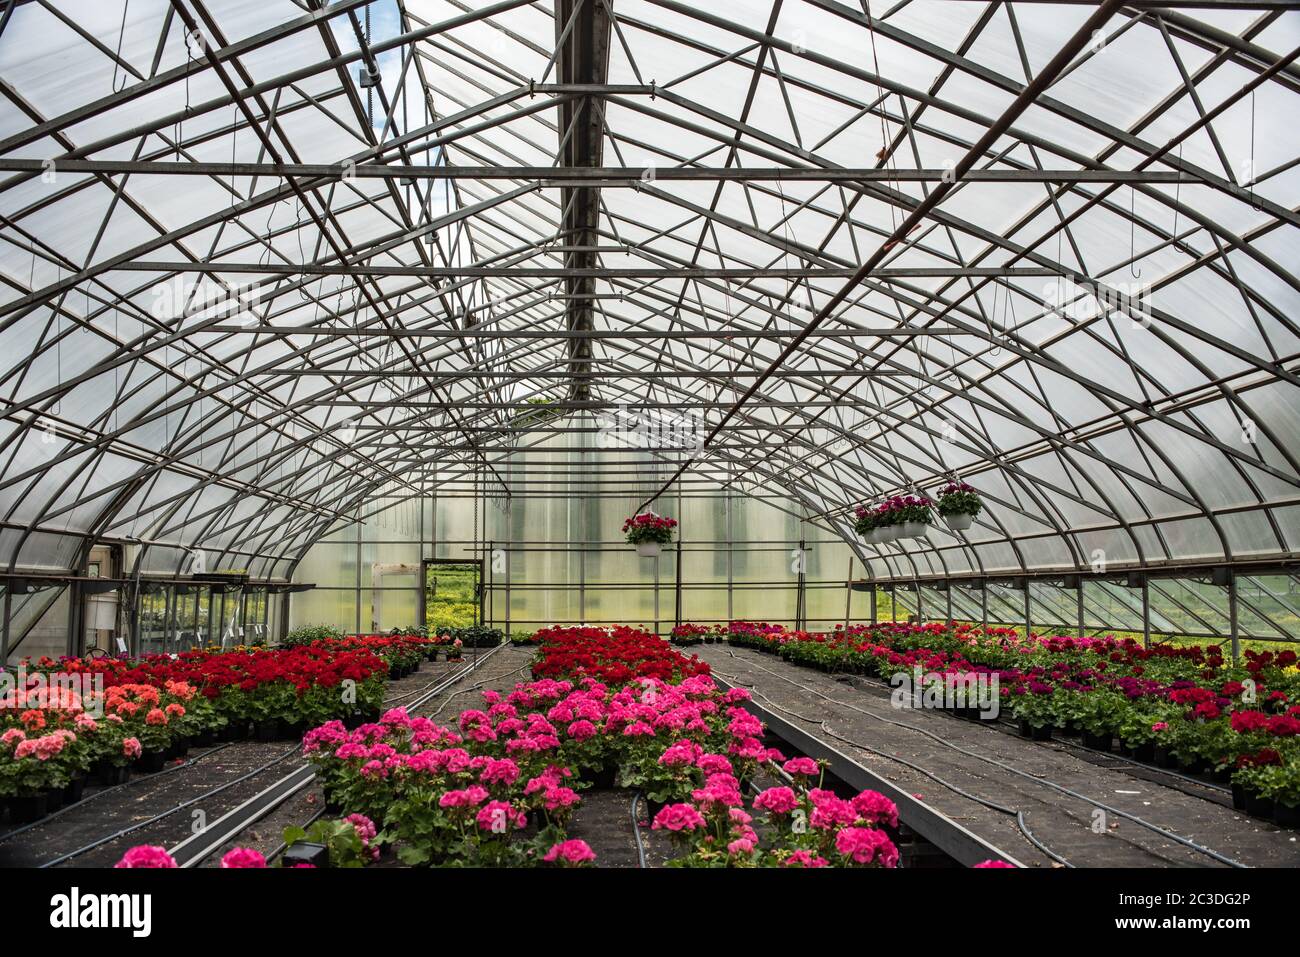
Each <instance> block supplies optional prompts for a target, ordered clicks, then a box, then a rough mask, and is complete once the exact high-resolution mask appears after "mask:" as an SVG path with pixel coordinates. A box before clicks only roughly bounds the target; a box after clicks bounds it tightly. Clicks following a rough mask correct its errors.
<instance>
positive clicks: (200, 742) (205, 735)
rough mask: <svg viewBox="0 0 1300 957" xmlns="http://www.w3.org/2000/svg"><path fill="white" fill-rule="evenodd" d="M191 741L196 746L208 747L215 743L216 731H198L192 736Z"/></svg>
mask: <svg viewBox="0 0 1300 957" xmlns="http://www.w3.org/2000/svg"><path fill="white" fill-rule="evenodd" d="M193 743H194V747H196V748H210V747H212V746H213V745H214V744H216V743H217V732H215V731H211V730H209V731H200V732H199V733H198V734H196V735H195V736H194V741H193Z"/></svg>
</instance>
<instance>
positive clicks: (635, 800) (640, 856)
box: [632, 791, 649, 870]
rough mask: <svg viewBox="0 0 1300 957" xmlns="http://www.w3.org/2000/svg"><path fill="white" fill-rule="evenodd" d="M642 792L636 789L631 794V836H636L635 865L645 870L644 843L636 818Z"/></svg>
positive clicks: (646, 865)
mask: <svg viewBox="0 0 1300 957" xmlns="http://www.w3.org/2000/svg"><path fill="white" fill-rule="evenodd" d="M641 798H642V794H641V792H640V791H637V792H636V793H635V794H633V795H632V836H633V837H635V838H636V859H637V866H639V867H640V868H641V869H642V870H645V869H646V868H647V867H648V866H649V865H648V864H646V862H645V843H644V842H643V841H642V840H641V824H640V821H639V820H638V818H639V816H640V815H638V814H637V807H638V806H639V805H640V803H641Z"/></svg>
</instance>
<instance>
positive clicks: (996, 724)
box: [733, 655, 1232, 794]
mask: <svg viewBox="0 0 1300 957" xmlns="http://www.w3.org/2000/svg"><path fill="white" fill-rule="evenodd" d="M733 657H734V655H733ZM854 677H855V678H857V679H858V680H860V681H867V682H870V683H871V684H873V685H875V686H877V687H879V688H882V689H883V688H888V687H889V684H888V683H887V682H885V681H882V680H881V679H879V678H876V677H873V676H870V675H854ZM980 726H981V727H988V728H990V730H998V731H1002V732H1004V733H1006V734H1010V735H1013V736H1016V737H1019V735H1018V733H1017V732H1016V731H1015V730H1014V729H1015V725H1013V724H1012V723H1011V722H1009V721H1006V720H1003V719H998V720H997V721H981V722H980ZM1052 740H1053V742H1055V743H1056V744H1059V745H1061V746H1062V747H1066V748H1074V749H1076V750H1078V751H1086V752H1088V753H1089V754H1096V755H1101V756H1105V757H1107V758H1109V759H1111V760H1113V761H1123V762H1124V763H1125V764H1130V765H1132V766H1133V767H1135V768H1141V769H1142V770H1144V771H1154V772H1156V773H1158V774H1163V775H1165V776H1167V777H1170V778H1175V779H1177V780H1179V781H1185V782H1186V783H1188V784H1192V785H1195V786H1196V787H1199V788H1204V789H1205V790H1207V791H1218V792H1220V793H1221V794H1230V793H1232V789H1231V788H1228V787H1225V786H1224V785H1222V784H1218V783H1216V782H1214V781H1202V780H1201V779H1199V778H1194V777H1191V776H1190V775H1186V774H1183V773H1181V772H1179V771H1175V770H1173V769H1172V768H1162V767H1160V765H1158V764H1150V763H1148V762H1146V761H1138V760H1137V759H1135V758H1130V757H1126V756H1125V755H1122V754H1116V753H1115V752H1114V751H1102V750H1101V749H1100V748H1090V747H1088V745H1086V744H1083V743H1082V742H1080V741H1068V740H1066V739H1064V738H1053V739H1052ZM1183 793H1184V794H1186V793H1187V792H1185V791H1184V792H1183Z"/></svg>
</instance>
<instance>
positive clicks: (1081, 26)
mask: <svg viewBox="0 0 1300 957" xmlns="http://www.w3.org/2000/svg"><path fill="white" fill-rule="evenodd" d="M110 6H113V5H105V4H102V3H90V2H88V0H86V2H79V3H72V4H59V5H58V6H57V8H56V7H55V6H54V5H47V4H44V3H34V2H16V3H13V4H9V5H7V6H6V8H5V13H4V19H3V21H2V23H0V97H2V98H3V101H4V103H5V106H4V109H3V112H0V116H3V123H2V124H0V403H3V406H2V408H0V562H3V563H4V566H5V569H6V570H7V571H9V572H15V571H19V570H30V569H54V570H71V569H74V568H76V567H79V564H80V562H81V561H83V560H84V557H85V554H86V551H87V549H88V547H89V545H90V543H92V542H94V541H98V540H103V539H132V540H138V541H140V542H142V543H145V544H147V545H149V546H150V547H149V548H148V549H147V550H146V557H145V558H144V559H143V561H144V563H145V565H146V566H147V568H148V569H149V570H152V571H159V572H171V571H177V570H179V569H180V568H181V567H183V563H184V562H185V561H186V556H187V554H188V550H189V549H193V548H203V549H207V550H210V551H212V552H215V553H218V554H219V555H220V559H219V560H220V561H221V562H222V563H227V564H229V563H233V564H237V565H239V566H241V567H248V568H249V569H250V571H251V572H252V573H253V574H254V575H255V576H259V577H268V578H275V577H284V576H286V575H288V574H289V573H290V572H291V569H292V567H293V565H294V563H295V562H296V561H297V560H298V559H299V558H300V557H301V555H302V554H303V553H304V552H305V551H306V549H307V548H309V547H310V546H311V544H312V543H313V542H315V541H317V540H318V539H319V538H320V537H321V536H323V535H325V534H326V533H328V532H329V531H330V530H331V529H332V528H335V527H337V525H338V523H339V522H341V521H348V520H350V519H351V518H352V517H354V516H355V515H356V514H357V510H358V509H362V510H364V509H365V508H366V507H367V503H370V502H372V501H374V500H375V499H377V498H378V497H380V496H397V497H402V496H421V495H425V494H429V493H431V492H432V491H434V490H435V489H440V488H442V489H447V488H451V489H456V488H463V487H464V485H465V481H466V479H465V476H466V475H468V474H471V473H472V474H473V475H475V476H476V480H477V481H481V482H482V484H483V487H484V490H485V491H486V492H491V493H508V494H511V495H514V496H516V497H520V498H526V497H527V496H528V495H529V494H531V493H532V492H534V491H537V490H538V489H540V488H541V486H530V483H529V481H528V479H527V477H524V478H522V479H521V478H520V476H519V475H518V473H517V472H516V471H513V470H511V469H509V468H507V467H506V463H507V462H508V461H509V460H510V456H511V454H512V453H513V452H514V450H516V449H517V448H519V447H520V446H521V445H522V446H523V447H524V448H528V447H529V446H530V445H531V444H532V443H533V442H534V441H535V440H540V439H542V438H544V437H546V436H547V435H550V434H554V433H555V432H566V431H567V432H570V433H572V434H574V435H580V434H582V432H583V431H587V430H590V429H592V428H594V427H595V426H594V424H593V423H594V419H593V418H592V417H593V416H596V415H599V414H600V413H602V412H607V411H608V410H609V409H611V408H613V407H615V406H618V405H626V406H628V407H629V408H634V409H638V410H643V411H649V410H662V411H665V412H671V413H673V414H690V415H695V416H698V419H699V421H700V422H701V423H702V424H703V427H704V428H705V430H706V431H707V433H708V435H709V441H708V443H706V446H705V448H704V449H703V450H702V452H701V453H700V454H699V455H697V456H694V457H686V458H681V459H679V458H678V457H675V456H670V455H665V456H664V460H665V469H666V470H665V472H664V473H663V474H664V477H666V478H667V479H668V481H667V482H664V483H662V484H658V485H655V486H654V488H657V489H659V490H660V491H661V492H662V491H666V490H668V489H669V488H670V486H671V485H672V482H673V481H683V482H701V483H707V484H710V485H714V486H717V485H722V486H728V487H732V486H737V483H738V481H739V479H740V478H742V477H743V478H745V479H746V480H747V481H746V482H745V483H743V487H744V488H755V489H764V490H769V491H774V492H778V493H780V494H782V495H787V496H789V497H790V498H791V499H792V500H794V501H795V502H797V503H798V505H799V507H800V508H802V509H804V510H805V512H804V514H803V517H804V518H805V519H806V520H808V521H811V522H813V523H815V524H818V525H821V526H823V527H824V528H826V529H829V530H832V531H833V532H835V533H837V534H840V535H842V536H844V537H845V539H846V540H848V541H851V542H852V541H853V536H852V534H851V530H850V528H849V526H848V524H847V520H846V514H847V512H848V510H849V509H850V508H851V507H852V506H853V505H855V504H857V503H859V502H867V501H871V500H872V499H874V498H878V497H880V496H883V495H887V494H891V493H895V492H898V491H902V490H906V489H912V488H919V489H930V488H933V487H934V486H935V485H937V484H939V483H941V482H943V481H944V480H945V479H947V478H948V477H951V476H961V477H962V478H964V479H966V480H968V481H970V482H972V483H973V484H975V485H976V486H977V487H979V489H980V490H981V492H982V493H983V494H984V497H985V500H986V502H987V509H986V511H985V513H984V514H983V515H982V516H981V518H980V521H979V523H978V524H977V526H976V527H975V528H973V529H972V530H971V531H970V532H967V533H962V534H956V533H949V532H946V531H942V530H938V531H936V533H935V534H934V535H932V536H931V537H930V539H929V540H928V541H922V542H918V543H917V544H916V545H915V546H914V547H909V548H908V549H907V550H906V551H905V552H904V551H902V550H900V549H898V548H896V547H893V546H883V547H868V546H863V545H860V544H855V545H854V547H855V549H856V550H857V553H858V554H859V556H860V557H861V558H862V559H863V560H864V561H865V562H866V563H867V564H868V566H869V567H870V570H871V572H872V574H874V575H875V576H876V577H882V578H889V577H899V578H910V577H915V576H922V577H925V576H937V575H962V574H975V575H987V574H1016V573H1020V574H1024V573H1032V572H1043V571H1052V572H1062V573H1064V572H1068V571H1071V570H1084V569H1087V568H1089V567H1090V565H1091V564H1092V563H1093V562H1094V561H1095V556H1096V555H1097V554H1098V553H1099V552H1100V553H1102V554H1104V555H1105V556H1106V557H1107V559H1108V561H1109V562H1111V563H1112V564H1114V565H1116V566H1119V567H1123V566H1142V567H1181V566H1194V565H1198V564H1205V563H1209V562H1267V561H1285V560H1290V558H1291V557H1292V556H1293V555H1294V553H1295V551H1296V547H1297V540H1300V521H1297V515H1300V491H1298V490H1300V395H1297V387H1298V386H1300V363H1298V361H1297V360H1298V359H1300V350H1297V341H1298V339H1300V328H1298V327H1297V322H1296V319H1295V317H1296V315H1298V314H1300V280H1298V278H1297V270H1296V265H1297V257H1296V253H1295V250H1296V248H1297V242H1296V240H1297V228H1298V227H1300V204H1298V203H1297V199H1298V198H1300V129H1297V127H1296V124H1294V123H1293V122H1288V118H1289V117H1293V116H1295V115H1296V113H1297V107H1298V106H1300V102H1298V99H1300V64H1297V62H1296V59H1297V56H1300V13H1297V12H1296V11H1295V10H1294V9H1289V8H1288V7H1289V6H1290V5H1288V4H1285V3H1277V2H1267V0H1258V2H1246V3H1226V2H1224V3H1217V4H1216V3H1206V2H1203V0H1192V2H1182V3H1179V2H1172V3H1147V2H1130V3H1119V2H1099V3H1083V2H1077V3H1076V2H1059V3H1044V2H1038V3H1022V2H1015V0H1013V2H985V0H911V2H893V3H890V2H885V0H874V2H861V3H858V4H847V3H842V2H836V0H773V2H772V3H770V4H766V5H762V6H759V7H755V6H754V5H753V4H752V3H747V2H745V0H710V2H708V3H695V4H692V3H686V2H680V0H554V2H549V0H537V2H526V0H499V2H496V3H479V2H473V0H374V2H371V3H365V2H363V0H339V2H335V3H328V4H326V3H322V2H320V0H306V2H294V0H234V2H223V3H221V4H214V3H211V2H210V0H136V2H133V3H130V4H128V5H126V6H125V7H124V8H120V9H119V8H116V7H115V6H113V8H112V9H110V8H109V7H110ZM535 402H544V403H546V404H547V406H548V408H549V409H550V410H551V411H554V412H556V413H565V414H564V415H562V416H559V417H555V418H548V419H547V420H546V421H547V425H546V426H545V427H544V428H538V429H532V430H530V429H528V428H526V426H524V425H521V423H520V419H519V416H520V414H521V413H522V412H527V411H528V410H530V409H534V408H535V406H534V405H533V404H532V403H535ZM528 432H535V433H536V434H535V435H528V434H524V433H528ZM618 462H619V459H618V457H617V456H613V457H611V458H610V465H611V467H618ZM625 467H627V468H629V469H633V468H635V466H631V465H628V466H625ZM626 478H627V479H636V480H642V479H644V478H645V476H644V475H640V474H635V473H632V474H628V475H627V476H626ZM748 480H752V482H753V483H755V484H754V485H749V484H748ZM652 490H653V489H652ZM610 494H619V495H624V494H626V490H624V491H611V492H610Z"/></svg>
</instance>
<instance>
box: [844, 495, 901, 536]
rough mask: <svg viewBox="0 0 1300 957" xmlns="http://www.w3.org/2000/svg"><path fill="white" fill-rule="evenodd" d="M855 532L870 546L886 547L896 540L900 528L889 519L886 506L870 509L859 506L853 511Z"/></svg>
mask: <svg viewBox="0 0 1300 957" xmlns="http://www.w3.org/2000/svg"><path fill="white" fill-rule="evenodd" d="M853 530H854V531H855V532H857V533H858V534H859V535H861V536H862V540H863V541H864V542H866V543H867V544H868V545H884V544H887V543H888V542H892V541H893V540H894V538H895V537H896V535H897V532H898V526H897V525H896V524H894V523H893V521H892V520H890V519H889V517H888V512H887V511H886V510H885V506H879V507H877V508H874V509H869V508H867V507H866V506H864V505H859V506H858V507H857V508H855V509H854V510H853Z"/></svg>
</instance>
